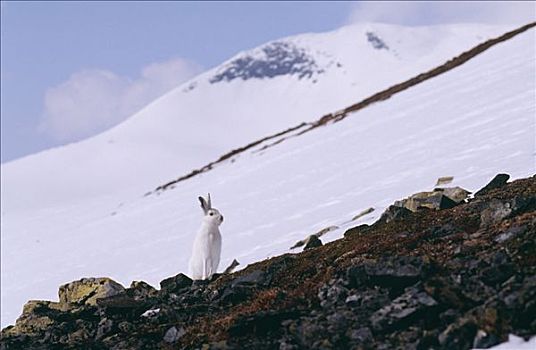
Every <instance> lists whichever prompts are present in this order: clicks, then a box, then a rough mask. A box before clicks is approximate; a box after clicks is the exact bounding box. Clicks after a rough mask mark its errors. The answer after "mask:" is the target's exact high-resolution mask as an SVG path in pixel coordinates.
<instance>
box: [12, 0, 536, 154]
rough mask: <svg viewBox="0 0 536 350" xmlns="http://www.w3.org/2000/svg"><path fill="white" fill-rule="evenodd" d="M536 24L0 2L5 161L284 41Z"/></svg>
mask: <svg viewBox="0 0 536 350" xmlns="http://www.w3.org/2000/svg"><path fill="white" fill-rule="evenodd" d="M534 16H535V14H534V3H528V2H527V3H517V4H516V3H500V2H495V3H484V2H476V3H469V2H467V3H464V4H462V5H459V4H458V5H456V4H455V3H439V4H438V3H424V2H415V3H402V2H393V3H389V2H384V3H367V2H10V1H8V2H6V1H2V6H1V146H2V147H1V159H2V162H6V161H9V160H12V159H15V158H18V157H21V156H24V155H27V154H31V153H34V152H37V151H40V150H43V149H46V148H50V147H53V146H57V145H61V144H65V143H68V142H73V141H77V140H80V139H83V138H85V137H88V136H91V135H93V134H95V133H98V132H100V131H102V130H104V129H106V128H108V127H110V126H112V125H114V124H116V123H118V122H120V121H121V120H122V119H124V118H125V117H126V116H128V115H130V114H131V113H133V112H135V111H136V110H137V109H139V108H141V107H143V106H142V105H139V103H142V104H144V103H146V102H149V101H150V100H152V99H154V98H156V97H158V95H160V94H162V93H164V92H166V91H168V90H169V89H171V88H172V87H173V86H175V85H177V84H179V83H180V82H182V81H184V80H187V79H188V78H190V77H192V76H194V75H195V74H198V73H199V72H201V71H203V70H205V69H207V68H210V67H213V66H215V65H218V64H219V63H221V62H222V61H224V60H225V59H227V58H229V57H230V56H232V55H234V54H235V53H237V52H238V51H242V50H244V49H248V48H252V47H255V46H257V45H260V44H262V43H264V42H266V41H269V40H273V39H277V38H279V37H284V36H288V35H293V34H298V33H303V32H321V31H327V30H332V29H335V28H338V27H340V26H342V25H345V24H348V23H351V22H359V21H381V22H388V23H399V24H407V25H420V24H436V23H446V22H450V23H452V22H486V23H516V22H517V23H519V24H521V23H526V22H529V21H530V20H531V19H533V18H534ZM171 76H172V77H173V78H170V77H171ZM96 116H98V117H96Z"/></svg>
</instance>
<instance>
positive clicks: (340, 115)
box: [296, 22, 536, 136]
mask: <svg viewBox="0 0 536 350" xmlns="http://www.w3.org/2000/svg"><path fill="white" fill-rule="evenodd" d="M534 26H536V22H531V23H529V24H526V25H524V26H522V27H520V28H517V29H514V30H512V31H510V32H507V33H505V34H503V35H501V36H500V37H497V38H494V39H489V40H487V41H485V42H483V43H481V44H478V45H477V46H475V47H473V48H472V49H470V50H468V51H465V52H463V53H462V54H460V55H458V56H456V57H454V58H451V59H450V60H448V61H447V62H445V63H444V64H442V65H440V66H438V67H436V68H433V69H431V70H429V71H428V72H425V73H421V74H419V75H417V76H415V77H413V78H410V79H408V80H406V81H404V82H402V83H398V84H396V85H393V86H391V87H389V88H387V89H385V90H383V91H380V92H378V93H375V94H374V95H372V96H370V97H367V98H365V99H364V100H362V101H361V102H358V103H356V104H353V105H351V106H350V107H347V108H345V109H343V110H341V111H339V112H336V113H330V114H327V115H325V116H323V117H322V118H320V119H319V120H317V121H316V122H313V123H311V127H310V128H308V129H305V130H303V131H302V132H300V133H298V134H297V135H296V136H298V135H302V134H305V133H307V132H309V131H311V130H313V129H315V128H317V127H319V126H323V125H325V124H327V123H329V122H331V121H332V122H333V123H336V122H339V121H341V120H343V119H344V118H346V117H347V116H348V115H347V114H348V113H350V112H355V111H358V110H360V109H363V108H365V107H368V106H369V105H371V104H372V103H374V102H379V101H384V100H387V99H388V98H390V97H391V96H393V95H394V94H396V93H399V92H401V91H404V90H406V89H408V88H410V87H413V86H415V85H418V84H420V83H422V82H423V81H426V80H428V79H431V78H434V77H436V76H438V75H440V74H443V73H445V72H448V71H449V70H451V69H454V68H456V67H458V66H460V65H462V64H464V63H465V62H467V61H469V60H470V59H471V58H473V57H475V56H477V55H479V54H481V53H482V52H484V51H486V50H487V49H489V48H491V47H492V46H494V45H496V44H498V43H500V42H503V41H506V40H509V39H511V38H513V37H514V36H516V35H518V34H521V33H523V32H525V31H527V30H529V29H530V28H532V27H534Z"/></svg>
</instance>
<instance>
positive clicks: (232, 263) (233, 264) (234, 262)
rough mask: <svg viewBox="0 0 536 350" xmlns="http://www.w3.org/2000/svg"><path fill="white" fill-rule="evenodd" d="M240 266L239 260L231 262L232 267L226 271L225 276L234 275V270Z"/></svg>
mask: <svg viewBox="0 0 536 350" xmlns="http://www.w3.org/2000/svg"><path fill="white" fill-rule="evenodd" d="M238 265H240V263H239V262H238V260H236V259H233V261H232V262H231V265H229V266H228V267H227V268H226V269H225V271H223V274H224V275H227V274H230V273H232V272H233V271H234V269H235V268H236V267H237V266H238Z"/></svg>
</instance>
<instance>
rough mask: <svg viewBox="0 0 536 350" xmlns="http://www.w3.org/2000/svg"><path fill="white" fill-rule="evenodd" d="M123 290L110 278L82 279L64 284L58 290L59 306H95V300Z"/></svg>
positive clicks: (123, 288)
mask: <svg viewBox="0 0 536 350" xmlns="http://www.w3.org/2000/svg"><path fill="white" fill-rule="evenodd" d="M124 290H125V287H123V286H122V285H121V284H119V283H117V282H115V281H114V280H112V279H111V278H108V277H101V278H82V279H81V280H78V281H74V282H71V283H67V284H64V285H62V286H61V287H60V289H59V292H58V294H59V298H60V303H61V304H78V305H96V304H97V299H99V298H107V297H111V296H113V295H116V294H119V293H121V292H123V291H124Z"/></svg>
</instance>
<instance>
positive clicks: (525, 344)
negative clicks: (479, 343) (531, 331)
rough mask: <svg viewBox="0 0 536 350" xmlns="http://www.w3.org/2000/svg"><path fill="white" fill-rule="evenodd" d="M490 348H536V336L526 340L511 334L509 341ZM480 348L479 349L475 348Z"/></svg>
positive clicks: (532, 349) (506, 349)
mask: <svg viewBox="0 0 536 350" xmlns="http://www.w3.org/2000/svg"><path fill="white" fill-rule="evenodd" d="M488 349H489V350H534V349H536V337H532V338H530V339H529V340H527V341H525V340H524V339H523V338H521V337H517V336H515V335H513V334H510V336H509V337H508V341H507V342H505V343H502V344H499V345H496V346H493V347H491V348H488ZM473 350H478V349H473Z"/></svg>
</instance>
